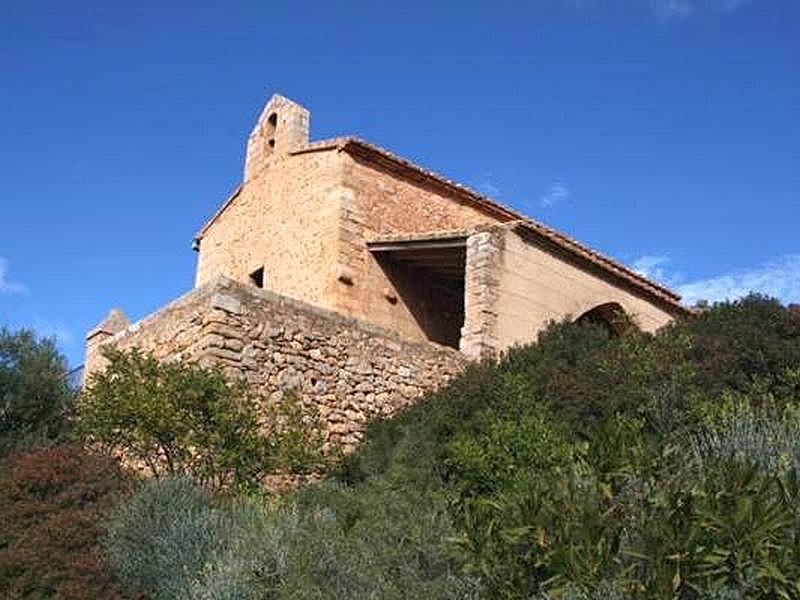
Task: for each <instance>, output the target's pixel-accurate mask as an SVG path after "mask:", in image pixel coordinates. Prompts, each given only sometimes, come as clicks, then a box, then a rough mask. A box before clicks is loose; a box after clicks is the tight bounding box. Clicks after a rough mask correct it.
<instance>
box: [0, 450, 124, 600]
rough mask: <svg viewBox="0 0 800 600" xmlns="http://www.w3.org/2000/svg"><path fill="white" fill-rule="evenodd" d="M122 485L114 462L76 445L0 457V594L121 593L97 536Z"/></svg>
mask: <svg viewBox="0 0 800 600" xmlns="http://www.w3.org/2000/svg"><path fill="white" fill-rule="evenodd" d="M126 490H127V479H126V478H125V477H124V476H123V474H122V473H121V471H120V470H119V466H118V465H117V464H116V462H115V461H113V460H111V459H109V458H106V457H102V456H98V455H96V454H92V453H88V452H86V451H84V450H83V449H81V448H80V447H79V446H75V445H57V446H50V447H45V448H39V449H37V450H33V451H18V452H14V453H12V454H9V455H8V456H6V457H5V458H4V460H3V462H2V463H0V596H2V597H3V598H64V599H66V598H72V599H76V600H78V599H83V598H122V597H123V594H122V593H121V592H120V590H119V589H118V588H117V587H116V584H115V582H114V580H113V578H112V576H111V574H110V570H109V568H108V564H107V562H106V558H105V553H104V551H103V549H102V546H101V544H100V543H99V538H100V536H101V535H102V528H101V526H100V525H99V521H100V520H101V518H102V515H103V512H104V511H105V510H106V509H107V508H108V507H109V506H111V505H112V504H113V503H114V502H115V501H116V500H117V499H118V498H119V497H120V496H122V495H123V494H124V493H125V491H126Z"/></svg>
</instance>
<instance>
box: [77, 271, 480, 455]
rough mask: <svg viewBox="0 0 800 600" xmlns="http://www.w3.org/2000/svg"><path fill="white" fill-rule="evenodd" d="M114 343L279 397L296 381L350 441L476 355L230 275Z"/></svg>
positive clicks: (333, 432) (335, 431)
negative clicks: (193, 364) (213, 370)
mask: <svg viewBox="0 0 800 600" xmlns="http://www.w3.org/2000/svg"><path fill="white" fill-rule="evenodd" d="M105 344H114V345H115V346H116V347H118V348H121V349H127V348H132V347H138V348H140V349H142V350H147V351H151V352H153V353H154V354H155V355H156V356H157V357H159V358H163V359H168V358H170V357H177V356H181V357H186V358H189V359H192V360H196V361H199V362H200V363H202V364H206V365H211V364H214V365H219V366H221V367H222V368H223V369H224V370H225V371H226V372H227V373H228V374H229V375H230V376H232V377H244V378H246V380H247V381H248V382H249V383H250V384H251V385H252V386H253V387H254V389H256V390H258V391H260V392H261V393H263V394H264V395H265V396H267V397H269V398H271V399H272V400H278V399H279V398H280V397H282V395H283V393H284V392H285V391H289V390H294V391H296V392H297V393H298V394H299V396H300V397H301V398H302V400H303V402H304V403H309V404H314V405H316V407H317V409H318V411H319V414H320V417H321V421H322V424H323V427H324V428H325V429H326V433H327V440H328V442H329V443H338V444H343V445H345V446H347V447H352V446H353V445H354V444H356V443H357V442H358V441H359V440H361V438H362V437H363V431H364V428H365V425H366V423H367V422H368V421H369V420H371V419H373V418H375V417H385V416H387V415H390V414H392V413H393V412H395V411H397V410H399V409H401V408H403V407H405V406H408V405H410V404H412V403H413V402H414V401H415V400H416V399H417V398H418V397H419V396H420V395H421V394H423V393H425V392H427V391H431V390H433V389H435V388H437V387H439V386H440V385H442V384H443V383H444V382H446V381H448V380H449V379H451V378H452V377H453V376H455V375H456V374H457V373H459V372H460V371H461V370H462V369H463V368H464V366H465V364H466V358H465V357H464V356H463V355H461V354H459V353H458V352H457V351H455V350H453V349H450V348H445V347H443V346H439V345H436V344H432V343H430V342H413V341H408V340H405V339H403V338H400V337H399V336H397V335H395V334H393V333H391V332H388V331H386V330H384V329H381V328H379V327H376V326H373V325H370V324H367V323H365V322H363V321H359V320H356V319H352V318H348V317H344V316H342V315H339V314H336V313H333V312H330V311H327V310H324V309H320V308H317V307H314V306H311V305H308V304H305V303H303V302H299V301H297V300H292V299H290V298H287V297H284V296H279V295H277V294H274V293H272V292H268V291H264V290H259V289H255V288H252V287H250V286H246V285H244V284H241V283H238V282H235V281H233V280H231V279H228V278H224V277H220V278H217V279H215V280H213V281H212V282H210V283H209V284H207V285H204V286H202V287H200V288H197V289H195V290H194V291H192V292H190V293H188V294H187V295H185V296H183V297H182V298H179V299H178V300H176V301H175V302H173V303H172V304H170V305H168V306H166V307H165V308H163V309H162V310H160V311H158V312H157V313H154V314H153V315H151V316H150V317H148V318H146V319H144V320H143V321H142V322H141V323H139V324H135V325H133V326H131V327H128V328H127V329H126V330H125V331H123V332H121V333H119V334H117V335H115V336H113V337H110V338H108V340H106V341H104V342H103V345H105ZM87 364H88V362H87ZM99 366H100V365H99V364H98V365H97V367H96V368H99Z"/></svg>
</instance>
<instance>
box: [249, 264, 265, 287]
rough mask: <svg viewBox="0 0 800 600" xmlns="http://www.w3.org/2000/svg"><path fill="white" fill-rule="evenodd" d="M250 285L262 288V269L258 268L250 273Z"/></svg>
mask: <svg viewBox="0 0 800 600" xmlns="http://www.w3.org/2000/svg"><path fill="white" fill-rule="evenodd" d="M250 283H252V284H253V285H254V286H256V287H257V288H263V287H264V267H259V268H258V269H256V270H255V271H253V272H252V273H250Z"/></svg>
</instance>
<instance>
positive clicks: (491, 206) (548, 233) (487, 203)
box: [197, 136, 692, 313]
mask: <svg viewBox="0 0 800 600" xmlns="http://www.w3.org/2000/svg"><path fill="white" fill-rule="evenodd" d="M325 150H338V151H344V152H347V153H348V154H350V155H352V156H354V157H356V158H361V159H363V160H367V161H369V162H372V163H376V164H379V165H381V166H383V167H385V168H387V169H389V170H393V171H399V172H402V173H403V174H404V175H406V176H410V177H412V178H418V179H421V180H424V181H426V182H429V183H433V184H436V185H439V186H441V187H442V188H445V189H446V190H447V191H449V192H451V193H453V194H454V195H457V196H458V197H459V198H460V199H461V200H463V201H465V202H469V203H471V204H473V205H474V206H476V207H477V208H479V209H482V210H483V211H485V212H487V213H489V214H491V215H493V216H494V217H496V218H497V219H498V220H499V221H501V222H506V223H509V224H511V225H512V226H513V227H516V228H522V229H524V230H525V231H527V232H528V233H531V234H533V235H534V236H536V237H538V238H541V239H542V240H544V241H546V242H549V243H551V244H553V245H555V246H556V247H558V248H560V249H561V250H564V251H566V252H567V253H568V254H571V255H573V256H575V257H577V258H579V259H582V260H585V261H587V262H588V263H590V264H592V265H595V266H596V267H599V268H600V269H602V270H604V271H606V272H608V273H609V274H611V275H613V276H615V277H617V278H620V279H622V280H624V281H626V282H627V283H629V284H631V285H633V286H634V287H636V288H638V289H640V290H642V291H644V292H646V293H648V294H651V295H654V296H656V297H657V298H659V299H661V300H662V301H664V302H666V303H667V304H669V305H671V306H672V307H673V309H675V310H676V311H678V312H683V313H690V312H692V311H691V310H690V309H689V308H687V307H685V306H683V305H682V304H681V302H680V299H681V297H680V295H678V294H676V293H675V292H673V291H672V290H671V289H669V288H668V287H666V286H663V285H661V284H659V283H656V282H655V281H652V280H650V279H648V278H646V277H644V276H642V275H640V274H639V273H636V272H635V271H633V270H631V269H630V268H628V267H627V266H625V265H624V264H622V263H620V262H619V261H616V260H614V259H612V258H610V257H608V256H605V255H604V254H602V253H600V252H598V251H596V250H594V249H592V248H590V247H588V246H586V245H584V244H582V243H581V242H579V241H577V240H575V239H574V238H572V237H570V236H568V235H566V234H565V233H563V232H561V231H558V230H556V229H554V228H552V227H550V226H548V225H545V224H544V223H541V222H539V221H536V220H534V219H532V218H531V217H529V216H527V215H525V214H523V213H521V212H519V211H517V210H515V209H513V208H511V207H509V206H506V205H504V204H502V203H500V202H498V201H497V200H495V199H493V198H490V197H488V196H486V195H484V194H481V193H480V192H477V191H475V190H473V189H471V188H469V187H468V186H465V185H463V184H461V183H458V182H456V181H453V180H451V179H448V178H447V177H444V176H443V175H441V174H439V173H436V172H435V171H431V170H429V169H426V168H424V167H421V166H419V165H417V164H416V163H413V162H411V161H410V160H407V159H405V158H403V157H402V156H399V155H397V154H395V153H393V152H391V151H389V150H386V149H385V148H381V147H380V146H376V145H375V144H371V143H369V142H367V141H365V140H362V139H360V138H357V137H351V136H346V137H336V138H330V139H326V140H319V141H316V142H311V143H309V144H306V145H305V146H303V147H302V148H298V149H297V150H293V151H292V152H290V154H293V155H294V154H305V153H308V152H319V151H325ZM240 190H241V186H240V187H238V188H237V189H236V190H235V191H234V192H233V194H231V196H230V197H229V198H228V199H227V200H226V201H225V203H224V204H223V205H222V206H221V207H220V209H219V210H218V211H217V212H216V213H215V214H214V216H213V217H212V218H211V219H210V220H209V222H208V223H206V225H205V226H204V227H203V229H201V230H200V232H199V233H198V235H197V237H198V238H201V237H202V236H203V234H204V233H205V232H206V230H207V229H208V227H209V226H210V225H211V224H212V223H213V222H214V221H215V220H216V219H217V217H218V216H219V215H220V214H221V213H222V212H223V211H224V210H225V208H226V207H227V206H228V205H229V204H230V203H231V202H232V201H233V199H234V198H235V197H236V196H237V195H238V194H239V191H240Z"/></svg>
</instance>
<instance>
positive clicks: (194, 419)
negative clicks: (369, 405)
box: [78, 350, 322, 489]
mask: <svg viewBox="0 0 800 600" xmlns="http://www.w3.org/2000/svg"><path fill="white" fill-rule="evenodd" d="M107 358H108V359H109V365H108V367H107V368H106V370H105V371H103V372H102V373H98V374H95V375H93V376H92V377H91V379H90V381H89V382H88V385H87V386H86V388H85V389H84V391H83V393H82V394H81V398H80V411H79V415H78V416H79V419H78V432H79V435H81V436H83V437H84V438H85V439H88V440H90V441H91V442H92V443H95V444H98V445H99V446H101V447H103V448H104V449H106V451H108V452H111V453H114V452H118V453H121V454H123V455H124V456H125V457H126V458H130V459H133V460H135V461H137V462H139V463H140V464H142V465H145V466H146V468H147V469H148V470H149V472H150V473H151V474H152V475H153V476H155V477H161V476H174V475H180V474H186V475H189V476H191V477H192V478H193V479H195V480H196V481H198V482H199V483H201V484H203V485H207V486H210V487H212V488H216V489H219V488H223V487H229V486H231V485H233V486H254V485H256V484H257V483H258V482H259V481H260V480H261V479H262V478H263V477H264V475H265V474H267V473H275V472H284V471H288V470H292V471H294V472H302V471H308V470H313V469H316V468H318V467H319V466H320V465H321V464H322V453H321V448H322V439H321V436H320V434H319V433H318V428H317V423H316V419H315V415H314V414H313V413H312V412H310V411H308V410H306V409H304V408H303V407H302V406H300V404H299V403H298V401H297V399H295V398H293V397H286V398H284V401H283V402H281V403H279V404H278V405H277V406H275V407H272V408H265V409H263V410H262V408H261V407H262V405H263V403H262V402H261V401H260V399H259V398H257V397H256V396H255V395H253V394H252V393H251V392H250V391H249V390H248V388H247V386H246V384H245V383H244V382H238V383H234V382H230V381H228V380H227V379H226V378H225V376H224V375H223V373H222V371H221V370H219V369H210V368H203V367H200V366H198V365H195V364H192V363H188V362H185V361H173V362H161V361H158V360H156V359H155V358H154V357H153V356H152V355H148V354H142V353H140V352H138V351H137V350H132V351H130V352H121V351H117V350H110V351H108V352H107Z"/></svg>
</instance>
